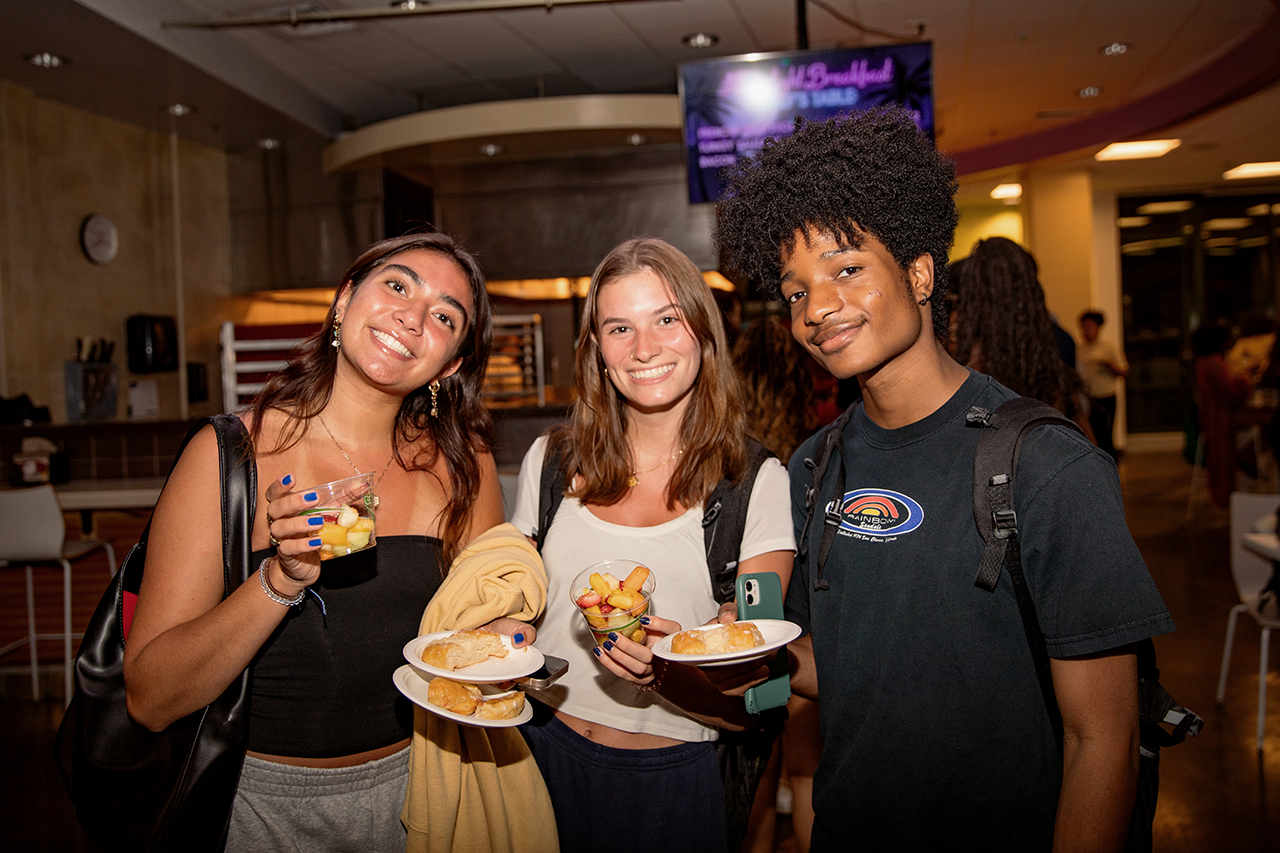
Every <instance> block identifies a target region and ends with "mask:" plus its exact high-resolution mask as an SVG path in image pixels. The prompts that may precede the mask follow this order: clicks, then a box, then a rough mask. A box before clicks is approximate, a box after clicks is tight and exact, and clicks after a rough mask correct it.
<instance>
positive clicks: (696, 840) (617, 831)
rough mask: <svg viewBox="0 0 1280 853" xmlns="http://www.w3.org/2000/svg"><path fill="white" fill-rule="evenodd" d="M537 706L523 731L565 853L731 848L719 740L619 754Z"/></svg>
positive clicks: (714, 852) (709, 852) (693, 852)
mask: <svg viewBox="0 0 1280 853" xmlns="http://www.w3.org/2000/svg"><path fill="white" fill-rule="evenodd" d="M535 708H536V711H535V714H534V719H533V720H532V721H531V722H529V723H526V724H525V725H523V726H521V727H520V731H521V733H522V734H523V735H524V738H525V740H526V741H528V743H529V749H530V751H532V752H533V757H534V759H536V760H537V762H538V767H539V769H540V770H541V771H542V777H543V778H544V779H545V780H546V782H547V789H548V790H549V791H550V792H551V804H552V806H553V807H554V808H555V812H556V827H557V829H558V830H559V832H560V850H561V853H588V851H601V850H653V851H660V853H685V851H689V853H721V851H723V850H725V848H726V847H727V846H728V836H727V831H726V828H725V811H724V786H723V784H722V783H721V781H720V769H719V766H718V765H717V763H716V750H715V743H714V742H710V741H708V742H705V743H685V744H680V745H679V746H669V747H663V748H661V749H614V748H613V747H608V746H600V745H599V744H597V743H592V742H591V741H589V740H587V739H586V738H584V737H582V736H581V735H579V734H578V733H577V732H575V731H574V730H573V729H571V728H569V727H568V726H566V725H565V724H564V723H562V722H560V721H559V720H558V719H556V717H555V716H554V715H553V714H551V713H549V712H548V709H547V708H546V707H545V706H541V707H539V706H537V705H536V704H535Z"/></svg>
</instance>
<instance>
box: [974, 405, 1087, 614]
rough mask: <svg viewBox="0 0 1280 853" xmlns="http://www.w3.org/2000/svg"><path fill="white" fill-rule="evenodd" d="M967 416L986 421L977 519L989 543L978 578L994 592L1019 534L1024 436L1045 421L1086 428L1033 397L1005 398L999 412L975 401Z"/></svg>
mask: <svg viewBox="0 0 1280 853" xmlns="http://www.w3.org/2000/svg"><path fill="white" fill-rule="evenodd" d="M965 420H966V421H967V422H968V423H969V424H970V425H971V426H978V427H983V430H982V435H981V436H980V437H979V438H978V452H977V454H976V455H975V456H974V459H973V520H974V522H975V523H976V524H977V525H978V533H979V534H981V535H982V541H983V542H985V543H986V544H987V547H986V550H985V551H983V553H982V562H981V563H980V564H979V566H978V577H977V579H976V580H974V582H973V583H974V586H978V587H981V588H982V589H985V590H987V591H988V592H990V591H992V590H993V589H995V588H996V582H997V581H998V580H999V579H1000V569H1001V567H1002V566H1003V565H1004V563H1005V557H1006V554H1007V551H1008V548H1009V545H1010V543H1012V542H1013V541H1014V540H1016V538H1017V535H1018V515H1017V513H1016V512H1014V509H1013V476H1014V472H1015V471H1016V470H1017V468H1018V454H1019V452H1020V450H1021V448H1022V439H1023V438H1024V437H1025V436H1026V434H1027V433H1029V432H1030V431H1031V430H1033V429H1035V428H1036V427H1038V426H1043V425H1045V424H1053V423H1056V424H1060V425H1061V426H1065V427H1068V428H1070V429H1073V430H1075V431H1076V432H1081V430H1080V427H1079V426H1077V425H1076V424H1075V422H1074V421H1072V420H1070V419H1069V418H1067V417H1066V416H1065V415H1063V414H1062V413H1061V412H1059V411H1058V410H1057V409H1055V408H1053V407H1052V406H1049V405H1047V404H1045V403H1042V402H1040V401H1039V400H1033V399H1031V398H1030V397H1015V398H1013V399H1012V400H1006V401H1005V402H1004V403H1002V404H1000V406H999V407H998V408H997V409H996V410H995V411H994V412H993V411H990V410H988V409H983V408H979V407H978V406H974V407H973V408H971V409H970V410H969V412H968V414H966V415H965ZM1081 434H1083V433H1081Z"/></svg>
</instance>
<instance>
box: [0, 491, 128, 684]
mask: <svg viewBox="0 0 1280 853" xmlns="http://www.w3.org/2000/svg"><path fill="white" fill-rule="evenodd" d="M0 518H4V519H5V533H4V538H3V539H0V567H4V566H19V565H21V566H25V568H26V573H27V636H25V637H22V638H21V639H19V640H16V641H14V642H12V643H10V644H9V645H7V646H4V647H2V648H0V655H6V654H8V653H9V652H11V651H13V650H14V649H16V648H19V647H20V646H22V645H23V644H26V645H27V646H29V647H30V649H31V698H32V699H33V700H35V701H39V700H40V680H39V678H38V675H39V661H38V659H37V654H36V643H37V641H39V640H57V639H61V640H62V649H63V658H64V661H65V669H64V674H63V683H64V685H65V688H66V692H65V701H67V702H70V701H71V677H72V672H73V666H74V660H73V658H72V655H71V641H72V639H74V638H76V637H79V636H81V635H79V634H77V635H73V634H72V633H71V561H72V560H77V559H79V558H80V557H83V556H84V555H86V554H88V553H90V552H91V551H93V550H94V549H96V548H103V549H105V550H106V552H107V563H108V564H109V565H110V567H111V574H112V576H114V575H115V573H116V553H115V550H114V549H113V548H112V547H111V543H110V542H106V541H104V540H102V539H75V540H71V541H67V538H66V533H67V528H66V523H65V521H64V520H63V517H62V507H61V506H59V505H58V496H57V494H56V493H55V492H54V490H53V486H36V487H34V488H30V489H0ZM37 563H60V564H61V565H62V632H61V633H58V634H37V633H36V605H35V588H34V585H33V583H32V568H33V567H34V564H37Z"/></svg>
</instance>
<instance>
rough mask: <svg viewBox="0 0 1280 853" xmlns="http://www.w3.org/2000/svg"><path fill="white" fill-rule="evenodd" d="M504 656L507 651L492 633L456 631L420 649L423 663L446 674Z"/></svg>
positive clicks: (498, 638) (499, 639)
mask: <svg viewBox="0 0 1280 853" xmlns="http://www.w3.org/2000/svg"><path fill="white" fill-rule="evenodd" d="M506 656H507V649H506V647H505V646H503V645H502V640H501V638H500V637H499V636H498V635H497V634H495V633H493V632H492V631H457V632H455V633H453V634H450V635H449V636H447V637H441V638H440V639H439V640H435V641H434V642H431V643H427V645H426V646H424V647H423V649H422V660H423V661H424V662H425V663H427V664H430V665H431V666H434V667H435V668H436V669H443V670H447V671H448V672H453V671H454V670H455V669H461V668H462V667H464V666H473V665H474V664H477V663H484V662H485V661H487V660H488V659H489V658H504V657H506Z"/></svg>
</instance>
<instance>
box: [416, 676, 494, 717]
mask: <svg viewBox="0 0 1280 853" xmlns="http://www.w3.org/2000/svg"><path fill="white" fill-rule="evenodd" d="M481 699H482V696H481V694H480V688H479V687H476V686H475V685H474V684H462V683H460V682H457V681H452V680H450V679H448V678H433V679H431V683H430V684H428V685H427V701H428V702H430V703H431V704H432V705H435V706H436V707H437V708H443V709H444V710H446V711H450V712H452V713H454V714H461V715H462V716H464V717H470V716H471V715H472V714H474V713H475V710H476V706H477V705H479V704H480V700H481Z"/></svg>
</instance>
